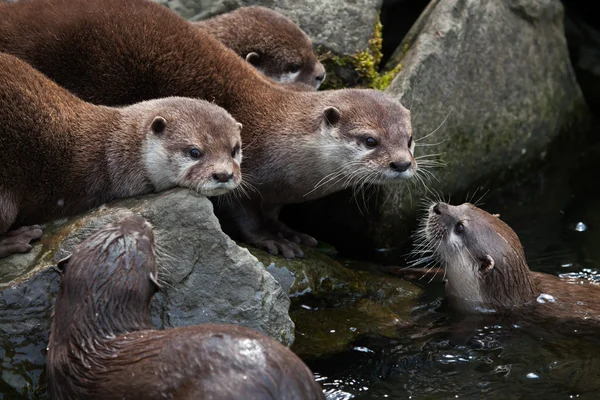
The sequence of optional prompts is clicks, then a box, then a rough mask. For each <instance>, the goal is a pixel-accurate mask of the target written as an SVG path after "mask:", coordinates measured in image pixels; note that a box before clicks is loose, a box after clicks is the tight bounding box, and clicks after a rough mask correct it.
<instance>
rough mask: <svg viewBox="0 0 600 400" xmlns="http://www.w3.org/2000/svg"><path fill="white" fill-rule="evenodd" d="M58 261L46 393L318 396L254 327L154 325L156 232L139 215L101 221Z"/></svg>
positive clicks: (290, 359)
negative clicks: (108, 222) (96, 229)
mask: <svg viewBox="0 0 600 400" xmlns="http://www.w3.org/2000/svg"><path fill="white" fill-rule="evenodd" d="M61 264H62V265H64V264H66V265H64V269H65V271H64V274H63V278H62V281H61V285H60V289H59V292H58V294H57V298H56V303H55V306H54V316H53V321H52V330H51V333H50V339H49V345H48V356H47V365H46V368H47V374H48V375H47V376H48V377H47V381H48V389H49V393H50V396H51V398H52V399H54V400H63V399H65V400H66V399H116V398H118V399H123V400H134V399H144V400H152V399H157V400H158V399H174V400H181V399H190V400H191V399H215V400H221V399H223V400H235V399H248V400H263V399H264V400H267V399H273V400H274V399H281V400H283V399H286V400H288V399H289V400H295V399H297V400H301V399H302V400H311V399H315V400H316V399H324V396H323V393H322V390H321V388H320V387H319V385H318V384H317V383H316V382H315V380H314V379H313V376H312V373H311V372H310V370H309V369H308V367H307V366H306V365H305V364H304V363H303V362H302V361H301V360H300V359H299V358H298V357H297V356H296V355H295V354H294V353H292V351H290V350H289V349H288V348H286V347H285V346H283V345H281V344H279V343H278V342H276V341H275V340H273V339H271V338H269V337H267V336H265V335H262V334H260V333H258V332H257V331H255V330H252V329H249V328H244V327H240V326H235V325H212V324H210V325H209V324H207V325H198V326H188V327H182V328H174V329H167V330H160V331H158V330H154V329H153V326H152V320H151V316H150V301H151V299H152V297H153V295H154V293H155V292H156V291H157V290H158V285H157V283H156V282H157V268H156V259H155V242H154V235H153V232H152V228H151V226H150V225H149V224H148V223H147V222H146V221H145V220H144V219H143V218H141V217H138V216H131V217H127V218H125V219H123V220H121V221H119V222H118V223H115V224H111V225H108V226H106V227H105V228H103V229H102V230H100V231H99V232H97V233H96V234H94V235H92V236H91V237H90V238H89V239H87V240H86V241H84V242H83V243H81V244H80V245H79V246H78V247H77V249H76V250H75V251H74V253H73V255H72V256H71V257H70V259H69V260H68V261H65V262H62V263H61Z"/></svg>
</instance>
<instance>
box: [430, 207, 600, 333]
mask: <svg viewBox="0 0 600 400" xmlns="http://www.w3.org/2000/svg"><path fill="white" fill-rule="evenodd" d="M423 229H424V231H423V233H424V238H425V243H424V244H422V246H424V247H423V248H428V249H430V250H432V251H433V253H434V256H435V257H437V258H439V259H440V260H441V261H442V263H443V264H444V265H445V273H446V276H447V282H446V294H447V297H448V299H449V301H450V303H451V304H452V305H453V306H454V308H456V309H458V310H460V311H463V312H466V313H493V312H498V313H520V314H522V315H524V316H526V317H527V318H533V319H535V320H540V319H554V320H556V319H563V320H571V321H576V320H578V321H579V322H582V323H585V324H598V323H600V287H599V286H597V285H593V284H585V285H581V284H573V283H571V282H569V281H566V280H563V279H560V278H559V277H556V276H553V275H549V274H544V273H539V272H532V271H530V270H529V267H528V266H527V262H526V260H525V253H524V251H523V246H522V245H521V242H520V241H519V238H518V236H517V235H516V233H515V232H514V231H513V230H512V229H511V228H510V227H509V226H508V225H507V224H506V223H504V222H503V221H501V220H500V219H499V218H498V217H497V216H494V215H491V214H489V213H487V212H485V211H483V210H482V209H480V208H477V207H475V206H474V205H472V204H470V203H465V204H462V205H460V206H452V205H448V204H445V203H437V204H434V205H432V206H431V207H430V208H429V212H428V216H427V218H426V219H424V227H423Z"/></svg>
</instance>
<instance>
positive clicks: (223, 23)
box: [193, 6, 325, 90]
mask: <svg viewBox="0 0 600 400" xmlns="http://www.w3.org/2000/svg"><path fill="white" fill-rule="evenodd" d="M193 24H194V25H195V26H197V27H198V28H200V29H202V30H204V31H205V32H207V33H209V34H211V35H212V36H214V37H215V38H217V39H219V41H221V43H223V44H224V45H225V46H227V47H229V48H230V49H232V50H233V51H235V52H236V53H237V54H238V55H239V56H241V57H242V58H243V59H245V60H246V61H248V62H249V63H250V64H252V65H253V66H254V67H255V68H256V69H258V70H259V71H260V72H262V73H263V74H265V75H266V76H267V77H269V78H271V79H273V80H275V81H277V82H281V83H293V84H294V86H295V87H297V88H299V89H302V88H304V89H305V90H316V89H318V88H319V86H320V85H321V83H322V82H323V80H324V79H325V68H324V67H323V65H322V64H321V63H320V62H319V60H317V57H316V55H315V53H314V52H313V49H312V43H311V41H310V38H309V37H308V36H307V35H306V33H304V31H302V29H300V28H299V27H298V26H297V25H296V24H295V23H294V22H293V21H292V20H291V19H289V18H287V17H286V16H284V15H283V14H281V13H278V12H277V11H273V10H270V9H268V8H265V7H260V6H250V7H240V8H238V9H237V10H234V11H231V12H228V13H225V14H221V15H218V16H216V17H213V18H210V19H207V20H204V21H198V22H193Z"/></svg>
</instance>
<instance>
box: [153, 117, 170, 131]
mask: <svg viewBox="0 0 600 400" xmlns="http://www.w3.org/2000/svg"><path fill="white" fill-rule="evenodd" d="M166 127H167V120H166V119H164V118H163V117H154V120H152V125H150V129H152V132H154V133H155V134H157V135H160V134H162V133H163V132H164V131H165V128H166Z"/></svg>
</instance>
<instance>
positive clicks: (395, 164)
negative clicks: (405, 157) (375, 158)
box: [390, 161, 412, 172]
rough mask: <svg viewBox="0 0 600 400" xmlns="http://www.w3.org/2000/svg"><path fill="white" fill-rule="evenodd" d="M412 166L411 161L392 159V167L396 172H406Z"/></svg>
mask: <svg viewBox="0 0 600 400" xmlns="http://www.w3.org/2000/svg"><path fill="white" fill-rule="evenodd" d="M410 167H412V162H411V161H392V162H391V163H390V168H391V169H393V170H394V171H396V172H404V171H406V170H408V169H409V168H410Z"/></svg>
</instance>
